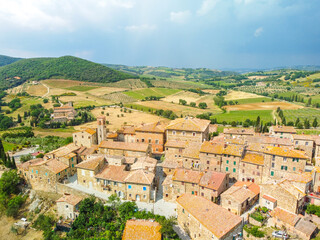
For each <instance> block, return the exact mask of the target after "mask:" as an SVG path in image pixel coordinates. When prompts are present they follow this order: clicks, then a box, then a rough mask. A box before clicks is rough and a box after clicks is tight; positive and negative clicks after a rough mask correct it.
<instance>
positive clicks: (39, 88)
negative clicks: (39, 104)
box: [26, 84, 48, 97]
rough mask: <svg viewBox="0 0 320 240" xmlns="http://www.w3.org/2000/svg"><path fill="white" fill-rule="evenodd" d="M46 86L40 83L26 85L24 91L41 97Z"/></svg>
mask: <svg viewBox="0 0 320 240" xmlns="http://www.w3.org/2000/svg"><path fill="white" fill-rule="evenodd" d="M47 91H48V90H47V88H46V87H45V86H43V85H42V84H38V85H28V87H27V89H26V92H27V93H29V94H30V95H32V96H37V97H42V96H43V95H45V94H46V93H47Z"/></svg>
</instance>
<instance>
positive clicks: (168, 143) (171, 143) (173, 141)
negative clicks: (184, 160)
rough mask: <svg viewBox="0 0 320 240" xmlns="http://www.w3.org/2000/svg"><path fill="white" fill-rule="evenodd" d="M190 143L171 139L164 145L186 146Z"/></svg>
mask: <svg viewBox="0 0 320 240" xmlns="http://www.w3.org/2000/svg"><path fill="white" fill-rule="evenodd" d="M187 145H188V142H186V141H176V140H169V141H167V142H166V144H165V145H164V146H165V147H174V148H185V147H186V146H187Z"/></svg>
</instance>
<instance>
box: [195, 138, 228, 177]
mask: <svg viewBox="0 0 320 240" xmlns="http://www.w3.org/2000/svg"><path fill="white" fill-rule="evenodd" d="M224 146H225V145H224V144H223V143H213V142H208V141H206V142H203V144H202V146H201V148H200V153H199V158H200V161H201V164H200V169H201V170H212V171H218V172H220V171H221V165H222V155H223V151H224Z"/></svg>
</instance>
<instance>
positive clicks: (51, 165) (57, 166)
mask: <svg viewBox="0 0 320 240" xmlns="http://www.w3.org/2000/svg"><path fill="white" fill-rule="evenodd" d="M41 165H42V166H43V167H45V168H46V169H48V170H49V171H51V172H53V173H55V174H57V173H60V172H62V171H63V170H66V169H68V168H69V166H68V165H67V164H64V163H63V162H60V161H59V160H57V159H52V160H48V161H45V162H44V163H43V164H41Z"/></svg>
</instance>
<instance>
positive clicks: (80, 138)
mask: <svg viewBox="0 0 320 240" xmlns="http://www.w3.org/2000/svg"><path fill="white" fill-rule="evenodd" d="M72 137H73V142H74V144H75V145H76V146H85V147H87V148H90V147H92V146H93V145H97V144H98V139H97V132H96V130H95V129H91V128H87V129H85V130H81V131H78V132H75V133H73V134H72Z"/></svg>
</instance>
